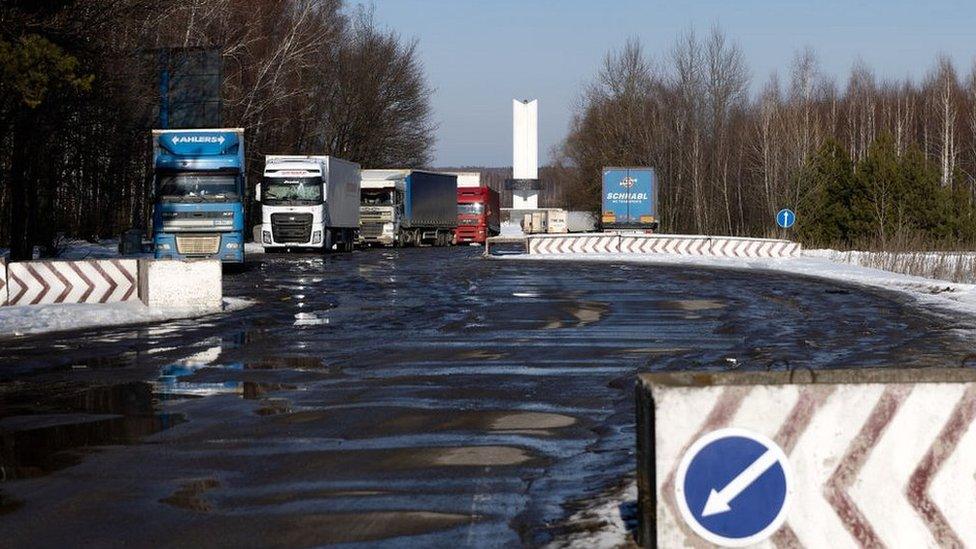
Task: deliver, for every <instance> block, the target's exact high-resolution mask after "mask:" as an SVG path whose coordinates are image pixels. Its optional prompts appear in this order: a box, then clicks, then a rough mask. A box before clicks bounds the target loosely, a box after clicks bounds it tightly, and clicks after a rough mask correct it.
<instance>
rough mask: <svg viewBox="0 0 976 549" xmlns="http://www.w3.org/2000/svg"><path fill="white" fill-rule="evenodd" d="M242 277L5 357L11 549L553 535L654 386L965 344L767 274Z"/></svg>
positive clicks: (858, 301)
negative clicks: (239, 305)
mask: <svg viewBox="0 0 976 549" xmlns="http://www.w3.org/2000/svg"><path fill="white" fill-rule="evenodd" d="M225 286H226V287H225V292H226V294H227V295H232V296H242V297H248V298H252V299H255V300H256V301H257V302H258V304H257V305H255V306H253V307H251V308H249V309H247V310H245V311H242V312H239V313H234V314H230V315H226V316H217V317H210V318H206V319H203V320H186V321H175V322H169V323H164V324H159V325H154V326H144V327H128V328H120V329H108V330H96V331H87V332H79V333H74V334H67V335H63V336H60V337H53V338H52V337H45V338H27V339H12V340H6V341H3V342H2V345H0V364H2V369H0V376H2V377H0V379H2V383H0V437H2V446H0V466H2V473H3V474H2V479H3V482H0V530H2V531H3V532H4V537H5V544H6V545H8V546H26V545H35V546H36V545H44V546H49V545H77V544H83V543H90V544H98V545H106V546H114V545H121V544H127V545H139V546H142V545H153V546H170V545H199V544H215V545H224V546H230V545H237V546H310V545H322V544H331V543H342V542H346V543H353V544H356V543H361V544H365V545H371V546H374V545H391V546H394V545H395V546H403V545H414V546H431V545H437V546H443V545H465V546H472V545H474V546H512V545H528V546H538V545H544V544H547V543H549V542H552V541H557V542H558V541H561V540H565V539H567V538H568V537H571V536H572V535H573V534H574V532H575V531H577V530H580V529H589V528H599V527H600V524H599V523H598V522H597V523H589V524H579V523H576V524H570V523H568V521H567V517H569V516H571V515H573V514H574V513H575V512H577V511H579V510H580V509H582V508H585V507H587V506H590V505H593V504H594V501H595V500H598V499H599V498H601V497H602V496H603V495H604V494H606V493H607V492H608V491H610V490H613V489H614V488H615V487H617V486H619V485H620V484H621V483H622V482H624V481H625V480H626V479H628V478H630V477H631V476H632V474H633V470H634V455H633V454H634V452H633V448H634V415H633V384H634V379H635V373H637V372H640V371H651V370H681V369H712V370H716V369H726V368H741V369H765V368H772V369H788V368H792V369H799V368H803V369H811V370H816V369H821V368H841V367H844V368H853V367H886V366H894V365H899V366H907V365H911V366H956V365H958V364H959V361H960V359H961V357H964V356H966V355H967V354H968V353H971V352H972V349H971V348H968V346H969V345H970V344H967V343H965V342H964V341H963V340H962V339H961V338H959V337H958V336H957V335H955V334H956V330H958V329H959V328H960V326H958V325H956V324H953V323H952V322H950V321H949V320H946V319H943V318H939V317H935V316H931V315H926V314H920V313H919V312H918V311H917V310H914V309H912V308H911V307H910V306H908V305H907V304H905V303H902V302H901V301H899V299H898V298H896V297H894V295H893V294H892V295H888V294H884V293H878V292H868V291H865V290H860V289H855V288H850V287H845V286H840V285H837V284H835V283H828V282H822V281H815V280H809V279H799V278H795V277H793V278H790V277H785V276H780V275H773V274H757V273H755V272H738V271H724V270H723V271H710V270H699V269H690V268H684V267H649V266H639V265H628V264H605V265H600V264H583V263H570V262H560V263H558V264H556V263H546V262H526V261H485V260H482V259H480V257H479V250H478V249H476V248H462V249H430V250H383V251H381V250H370V251H365V252H357V253H354V254H346V255H343V256H333V257H327V258H325V259H323V258H321V257H315V256H300V257H297V258H295V257H291V256H274V255H267V256H256V257H255V258H253V259H252V260H250V264H249V265H248V266H247V267H246V268H245V269H243V270H242V271H241V272H236V273H229V274H228V276H226V277H225ZM626 507H627V506H626V505H625V506H624V509H623V512H624V514H626V513H627V509H626Z"/></svg>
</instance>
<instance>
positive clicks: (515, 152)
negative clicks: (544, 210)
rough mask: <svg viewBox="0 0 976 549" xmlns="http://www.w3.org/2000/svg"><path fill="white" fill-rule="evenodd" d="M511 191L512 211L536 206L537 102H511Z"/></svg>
mask: <svg viewBox="0 0 976 549" xmlns="http://www.w3.org/2000/svg"><path fill="white" fill-rule="evenodd" d="M507 183H508V185H507V187H508V188H509V189H510V190H511V191H512V209H513V210H535V209H538V207H539V190H540V185H539V101H538V100H536V99H533V100H531V101H529V100H528V99H526V100H521V101H520V100H518V99H513V100H512V179H510V180H509V181H508V182H507Z"/></svg>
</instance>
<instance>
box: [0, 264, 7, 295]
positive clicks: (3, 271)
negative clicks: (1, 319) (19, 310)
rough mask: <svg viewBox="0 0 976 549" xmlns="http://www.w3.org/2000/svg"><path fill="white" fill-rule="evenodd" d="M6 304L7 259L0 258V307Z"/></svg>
mask: <svg viewBox="0 0 976 549" xmlns="http://www.w3.org/2000/svg"><path fill="white" fill-rule="evenodd" d="M6 304H7V259H6V258H3V257H0V306H3V305H6Z"/></svg>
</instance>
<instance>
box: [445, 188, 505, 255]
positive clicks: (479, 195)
mask: <svg viewBox="0 0 976 549" xmlns="http://www.w3.org/2000/svg"><path fill="white" fill-rule="evenodd" d="M457 202H458V219H457V230H456V231H455V233H454V242H455V243H456V244H462V243H466V242H477V243H479V244H484V242H485V240H487V239H488V237H489V236H497V235H498V233H499V232H500V231H501V223H500V220H499V213H500V211H499V202H498V191H496V190H494V189H490V188H488V187H458V190H457Z"/></svg>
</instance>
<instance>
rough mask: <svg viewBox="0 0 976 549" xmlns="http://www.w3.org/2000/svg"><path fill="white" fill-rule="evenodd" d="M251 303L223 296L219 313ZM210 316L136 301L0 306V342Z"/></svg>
mask: <svg viewBox="0 0 976 549" xmlns="http://www.w3.org/2000/svg"><path fill="white" fill-rule="evenodd" d="M253 304H254V301H251V300H249V299H241V298H236V297H225V298H224V304H223V311H222V312H225V313H226V312H231V311H238V310H240V309H244V308H246V307H250V306H251V305H253ZM209 314H214V311H209V310H201V309H196V308H183V307H165V308H150V307H146V306H145V305H143V304H142V302H140V301H135V302H131V301H130V302H126V303H101V304H97V305H96V304H76V303H72V304H57V305H25V306H18V307H0V339H3V338H6V337H11V336H22V335H27V334H41V333H48V332H62V331H66V330H76V329H83V328H96V327H106V326H123V325H129V324H142V323H148V322H160V321H163V320H174V319H179V318H194V317H199V316H205V315H209Z"/></svg>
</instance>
